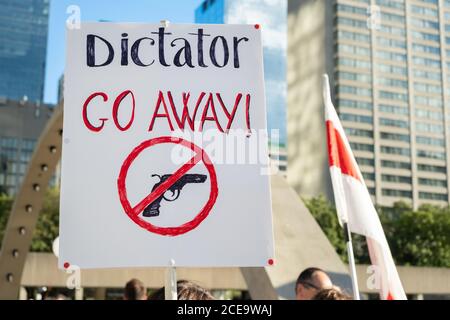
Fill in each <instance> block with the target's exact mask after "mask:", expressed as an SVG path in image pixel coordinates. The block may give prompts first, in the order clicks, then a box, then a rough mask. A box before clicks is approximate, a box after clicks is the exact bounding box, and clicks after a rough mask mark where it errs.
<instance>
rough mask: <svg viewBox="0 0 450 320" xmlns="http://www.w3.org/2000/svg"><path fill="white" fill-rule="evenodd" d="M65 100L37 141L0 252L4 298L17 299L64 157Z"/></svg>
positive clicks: (1, 296)
mask: <svg viewBox="0 0 450 320" xmlns="http://www.w3.org/2000/svg"><path fill="white" fill-rule="evenodd" d="M62 115H63V103H61V104H60V105H59V106H57V107H56V108H55V110H54V112H53V115H52V117H51V118H50V120H49V122H48V124H47V126H46V127H45V129H44V131H43V132H42V134H41V136H40V138H39V141H38V142H37V144H36V148H35V151H34V153H33V156H32V158H31V160H30V162H29V164H28V169H27V172H26V174H25V176H24V178H23V181H22V185H21V187H20V189H19V192H18V193H17V195H16V197H15V200H14V203H13V206H12V209H11V213H10V215H9V219H8V224H7V226H6V229H5V233H4V237H3V242H2V248H1V251H0V299H17V297H18V294H19V288H20V281H21V278H22V272H23V269H24V265H25V261H26V257H27V254H28V250H29V248H30V245H31V239H32V237H33V231H34V229H35V226H36V222H37V219H38V216H39V212H40V211H41V208H42V203H43V200H44V194H45V190H46V189H47V187H48V184H49V182H50V179H51V177H52V175H53V173H54V172H55V169H56V166H57V164H58V161H59V160H60V158H61V144H62V123H63V121H62V119H63V116H62Z"/></svg>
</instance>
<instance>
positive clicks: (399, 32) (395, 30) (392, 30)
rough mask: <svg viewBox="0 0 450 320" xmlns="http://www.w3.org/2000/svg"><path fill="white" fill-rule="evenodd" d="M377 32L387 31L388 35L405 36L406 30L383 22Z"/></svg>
mask: <svg viewBox="0 0 450 320" xmlns="http://www.w3.org/2000/svg"><path fill="white" fill-rule="evenodd" d="M379 32H383V33H387V34H389V35H395V36H405V35H406V31H405V29H404V28H403V27H394V26H388V25H385V24H382V25H381V26H380V30H379Z"/></svg>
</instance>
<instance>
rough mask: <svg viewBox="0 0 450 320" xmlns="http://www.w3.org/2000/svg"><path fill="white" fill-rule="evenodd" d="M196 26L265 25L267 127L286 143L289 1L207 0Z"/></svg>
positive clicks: (199, 11) (199, 8)
mask: <svg viewBox="0 0 450 320" xmlns="http://www.w3.org/2000/svg"><path fill="white" fill-rule="evenodd" d="M195 22H196V23H229V24H240V23H242V24H253V23H255V24H256V23H258V24H260V25H261V26H262V36H263V52H264V77H265V79H264V80H265V87H266V101H267V114H268V116H267V122H268V123H267V126H268V129H269V134H270V130H271V129H278V130H279V139H280V141H279V142H280V144H281V145H282V146H283V145H285V144H286V47H287V39H286V30H287V1H286V0H271V1H268V0H258V1H255V0H205V1H203V2H202V4H201V5H200V6H199V7H198V8H197V9H196V10H195Z"/></svg>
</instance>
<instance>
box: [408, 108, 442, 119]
mask: <svg viewBox="0 0 450 320" xmlns="http://www.w3.org/2000/svg"><path fill="white" fill-rule="evenodd" d="M415 111H416V112H415V113H416V117H417V118H423V119H430V120H443V119H444V115H443V113H442V112H437V111H431V110H423V109H419V108H415Z"/></svg>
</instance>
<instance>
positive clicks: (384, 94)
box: [378, 90, 408, 101]
mask: <svg viewBox="0 0 450 320" xmlns="http://www.w3.org/2000/svg"><path fill="white" fill-rule="evenodd" d="M378 96H379V97H380V98H381V99H386V100H397V101H408V95H407V94H404V93H397V92H390V91H384V90H380V91H379V92H378Z"/></svg>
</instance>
